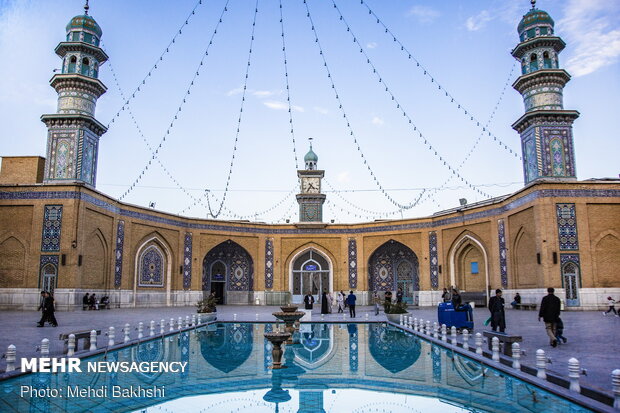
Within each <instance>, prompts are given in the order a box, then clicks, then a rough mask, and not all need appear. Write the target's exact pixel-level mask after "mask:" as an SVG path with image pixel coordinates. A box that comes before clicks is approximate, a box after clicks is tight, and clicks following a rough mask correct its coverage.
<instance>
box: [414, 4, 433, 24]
mask: <svg viewBox="0 0 620 413" xmlns="http://www.w3.org/2000/svg"><path fill="white" fill-rule="evenodd" d="M407 15H408V16H414V17H415V18H416V19H417V20H418V21H419V22H420V23H425V24H429V23H432V22H433V21H434V20H435V19H436V18H437V17H439V16H440V15H441V14H440V13H439V12H438V11H437V10H435V9H433V8H432V7H427V6H413V7H412V8H410V9H409V11H408V12H407Z"/></svg>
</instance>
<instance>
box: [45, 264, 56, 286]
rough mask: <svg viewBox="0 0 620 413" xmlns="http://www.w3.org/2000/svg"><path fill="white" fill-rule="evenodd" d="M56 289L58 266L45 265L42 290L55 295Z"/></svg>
mask: <svg viewBox="0 0 620 413" xmlns="http://www.w3.org/2000/svg"><path fill="white" fill-rule="evenodd" d="M55 288H56V266H55V265H54V264H51V263H49V264H45V266H44V267H43V268H42V269H41V290H43V291H48V292H50V293H52V294H54V289H55Z"/></svg>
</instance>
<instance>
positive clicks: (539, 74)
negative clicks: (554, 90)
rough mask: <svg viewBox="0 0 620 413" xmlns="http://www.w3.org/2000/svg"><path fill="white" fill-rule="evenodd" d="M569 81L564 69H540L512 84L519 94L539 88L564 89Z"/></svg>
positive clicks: (520, 77)
mask: <svg viewBox="0 0 620 413" xmlns="http://www.w3.org/2000/svg"><path fill="white" fill-rule="evenodd" d="M569 80H570V75H569V74H568V72H567V71H566V70H564V69H540V70H537V71H535V72H532V73H527V74H525V75H521V76H519V78H518V79H517V80H516V81H515V82H514V83H513V84H512V87H513V88H515V89H516V90H517V91H518V92H519V93H521V94H523V93H525V92H526V91H527V90H529V89H531V88H534V87H540V86H555V87H560V88H564V86H565V85H566V84H567V83H568V81H569Z"/></svg>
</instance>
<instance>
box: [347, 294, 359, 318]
mask: <svg viewBox="0 0 620 413" xmlns="http://www.w3.org/2000/svg"><path fill="white" fill-rule="evenodd" d="M356 300H357V297H356V296H355V294H353V291H349V296H348V297H347V304H349V315H350V316H351V318H355V301H356Z"/></svg>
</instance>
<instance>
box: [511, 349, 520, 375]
mask: <svg viewBox="0 0 620 413" xmlns="http://www.w3.org/2000/svg"><path fill="white" fill-rule="evenodd" d="M512 368H513V369H515V370H521V346H520V345H519V343H512Z"/></svg>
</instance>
